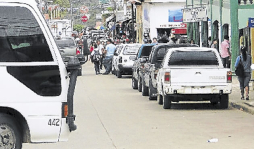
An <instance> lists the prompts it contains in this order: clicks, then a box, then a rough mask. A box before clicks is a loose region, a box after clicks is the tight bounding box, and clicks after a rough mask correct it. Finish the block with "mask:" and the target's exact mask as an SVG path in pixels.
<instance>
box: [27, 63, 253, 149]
mask: <svg viewBox="0 0 254 149" xmlns="http://www.w3.org/2000/svg"><path fill="white" fill-rule="evenodd" d="M231 97H232V96H231ZM75 114H76V115H77V119H76V124H77V125H78V130H77V131H75V132H73V133H71V135H70V137H69V141H68V142H60V143H52V144H24V145H23V148H24V149H35V148H36V149H52V148H54V149H251V148H253V140H254V116H253V115H250V114H247V113H244V112H241V111H239V110H235V109H230V108H229V109H227V110H221V109H219V107H216V106H211V105H210V104H209V103H208V102H203V103H199V102H195V103H176V104H173V106H172V109H169V110H164V109H163V108H162V106H161V105H158V104H157V102H156V101H149V100H148V97H142V96H141V93H139V92H138V91H137V90H133V89H132V88H131V76H123V78H121V79H118V78H116V77H115V76H113V75H106V76H103V75H97V76H96V75H95V72H94V69H93V65H92V64H90V63H89V62H88V64H85V65H84V66H83V76H82V77H79V78H78V82H77V87H76V92H75ZM212 138H217V139H218V142H216V143H208V142H207V141H208V140H209V139H212Z"/></svg>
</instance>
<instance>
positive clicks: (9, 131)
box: [0, 114, 22, 149]
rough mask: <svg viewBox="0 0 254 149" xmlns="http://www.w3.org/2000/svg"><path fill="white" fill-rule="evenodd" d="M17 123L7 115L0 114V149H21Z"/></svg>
mask: <svg viewBox="0 0 254 149" xmlns="http://www.w3.org/2000/svg"><path fill="white" fill-rule="evenodd" d="M16 124H17V122H16V121H15V120H14V119H13V118H12V117H11V116H9V115H7V114H0V148H5V149H11V148H15V149H21V148H22V139H21V133H20V131H19V129H18V127H17V125H16Z"/></svg>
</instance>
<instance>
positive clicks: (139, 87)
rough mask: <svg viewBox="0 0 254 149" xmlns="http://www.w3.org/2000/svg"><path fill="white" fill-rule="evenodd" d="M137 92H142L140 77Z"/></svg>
mask: <svg viewBox="0 0 254 149" xmlns="http://www.w3.org/2000/svg"><path fill="white" fill-rule="evenodd" d="M138 91H139V92H142V78H141V77H140V76H139V77H138Z"/></svg>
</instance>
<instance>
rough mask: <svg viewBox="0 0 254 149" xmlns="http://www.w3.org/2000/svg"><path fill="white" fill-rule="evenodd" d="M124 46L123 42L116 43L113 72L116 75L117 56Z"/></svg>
mask: <svg viewBox="0 0 254 149" xmlns="http://www.w3.org/2000/svg"><path fill="white" fill-rule="evenodd" d="M122 48H123V44H120V45H116V50H115V53H114V56H113V59H112V74H115V75H116V65H117V57H118V55H119V54H120V52H121V50H122Z"/></svg>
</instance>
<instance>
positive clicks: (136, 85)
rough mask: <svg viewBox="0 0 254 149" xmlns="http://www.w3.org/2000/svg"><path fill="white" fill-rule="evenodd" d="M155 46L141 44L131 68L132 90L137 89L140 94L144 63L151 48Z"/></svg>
mask: <svg viewBox="0 0 254 149" xmlns="http://www.w3.org/2000/svg"><path fill="white" fill-rule="evenodd" d="M154 45H155V44H143V45H142V46H141V47H140V48H139V50H138V53H137V56H136V59H135V61H134V64H133V67H132V88H133V89H138V90H139V92H141V89H142V84H141V83H142V79H141V77H140V76H143V74H142V73H143V72H144V63H145V62H146V61H147V60H148V57H149V55H150V53H151V51H152V47H153V46H154Z"/></svg>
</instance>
